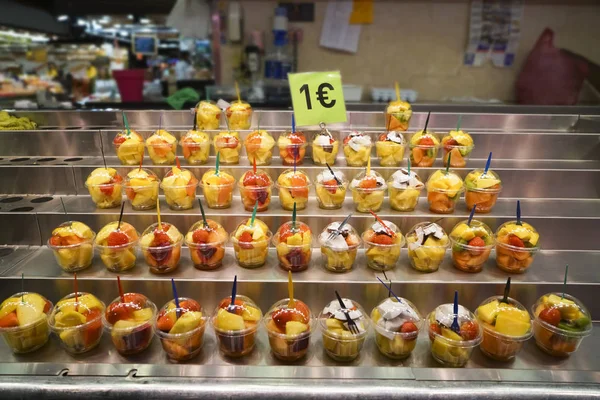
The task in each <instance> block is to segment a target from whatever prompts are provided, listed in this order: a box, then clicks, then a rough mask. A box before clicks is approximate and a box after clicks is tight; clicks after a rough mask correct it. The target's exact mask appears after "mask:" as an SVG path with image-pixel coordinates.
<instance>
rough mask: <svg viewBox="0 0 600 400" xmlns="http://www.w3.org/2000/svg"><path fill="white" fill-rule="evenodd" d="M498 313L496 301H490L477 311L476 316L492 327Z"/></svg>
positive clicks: (498, 306) (498, 307)
mask: <svg viewBox="0 0 600 400" xmlns="http://www.w3.org/2000/svg"><path fill="white" fill-rule="evenodd" d="M499 311H500V303H499V302H498V300H492V301H490V302H489V303H487V304H484V305H482V306H480V307H479V308H478V309H477V316H478V317H479V318H480V319H481V320H482V321H483V322H485V323H486V324H490V325H493V324H494V321H495V320H496V316H497V315H498V312H499Z"/></svg>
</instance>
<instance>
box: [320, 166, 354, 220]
mask: <svg viewBox="0 0 600 400" xmlns="http://www.w3.org/2000/svg"><path fill="white" fill-rule="evenodd" d="M333 172H334V173H335V176H336V177H337V178H338V180H339V181H340V183H338V182H337V181H336V180H335V178H334V176H333V175H332V174H331V172H329V171H327V170H325V171H323V172H321V173H320V174H319V175H318V176H317V181H316V183H315V192H316V194H317V202H318V203H319V208H322V209H324V210H338V209H340V208H342V205H343V204H344V200H345V198H346V188H347V187H348V180H347V179H346V177H345V176H344V174H343V172H341V171H339V170H334V171H333Z"/></svg>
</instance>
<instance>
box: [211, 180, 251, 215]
mask: <svg viewBox="0 0 600 400" xmlns="http://www.w3.org/2000/svg"><path fill="white" fill-rule="evenodd" d="M200 185H201V186H202V192H203V193H204V200H206V205H207V206H208V208H216V209H220V208H229V207H231V202H232V201H233V188H234V187H235V181H233V182H231V183H229V184H224V185H208V184H205V183H200ZM252 206H253V207H254V205H252Z"/></svg>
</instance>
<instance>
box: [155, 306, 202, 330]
mask: <svg viewBox="0 0 600 400" xmlns="http://www.w3.org/2000/svg"><path fill="white" fill-rule="evenodd" d="M177 300H178V301H179V307H177V305H176V303H175V299H172V300H170V301H168V302H167V303H166V304H165V305H164V306H162V307H161V309H160V310H159V312H158V315H157V316H156V330H157V331H159V332H162V333H164V334H169V335H182V334H188V333H190V332H194V331H196V330H197V329H199V328H201V327H202V325H203V323H204V321H205V320H206V314H205V312H204V309H203V308H202V306H201V305H200V304H199V303H198V302H197V301H196V300H194V299H190V298H187V297H179V298H178V299H177Z"/></svg>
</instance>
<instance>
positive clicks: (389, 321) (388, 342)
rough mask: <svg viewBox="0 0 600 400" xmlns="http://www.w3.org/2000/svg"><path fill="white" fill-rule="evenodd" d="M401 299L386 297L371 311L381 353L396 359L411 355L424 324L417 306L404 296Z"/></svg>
mask: <svg viewBox="0 0 600 400" xmlns="http://www.w3.org/2000/svg"><path fill="white" fill-rule="evenodd" d="M399 299H400V301H401V303H398V300H397V299H396V298H393V297H389V298H387V299H384V300H382V301H381V302H380V303H379V304H378V305H377V306H376V307H375V308H374V309H373V311H371V323H372V324H373V328H374V329H375V344H377V348H378V349H379V351H380V352H381V354H383V355H384V356H386V357H388V358H391V359H394V360H403V359H405V358H407V357H409V356H410V355H411V353H412V352H413V350H414V349H415V346H416V345H417V338H418V337H419V332H420V330H421V327H422V325H423V317H422V316H421V313H420V312H419V310H417V307H415V305H414V304H413V303H411V302H410V301H409V300H407V299H405V298H404V297H399Z"/></svg>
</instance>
